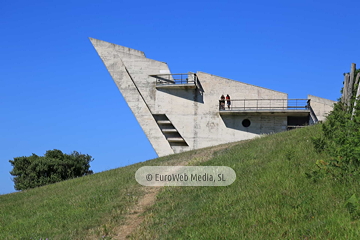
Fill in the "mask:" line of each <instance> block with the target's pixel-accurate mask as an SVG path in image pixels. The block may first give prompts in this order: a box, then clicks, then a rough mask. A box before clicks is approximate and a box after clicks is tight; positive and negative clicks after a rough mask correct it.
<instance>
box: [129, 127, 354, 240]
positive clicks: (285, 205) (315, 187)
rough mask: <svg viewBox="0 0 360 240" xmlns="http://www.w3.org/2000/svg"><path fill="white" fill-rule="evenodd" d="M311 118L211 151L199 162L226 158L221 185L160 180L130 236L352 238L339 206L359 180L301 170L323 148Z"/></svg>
mask: <svg viewBox="0 0 360 240" xmlns="http://www.w3.org/2000/svg"><path fill="white" fill-rule="evenodd" d="M320 133H321V126H312V127H307V128H304V129H298V130H293V131H289V132H283V133H279V134H274V135H271V136H267V137H264V138H259V139H255V140H252V141H248V142H245V143H242V144H239V145H237V146H234V147H232V148H230V149H227V150H226V151H222V152H219V153H218V154H217V156H215V157H214V158H213V159H211V160H210V161H207V162H205V163H202V165H207V166H229V167H232V168H233V169H234V170H235V172H236V175H237V179H236V181H235V182H234V183H233V184H232V185H230V186H227V187H167V188H164V189H163V191H161V192H160V193H159V194H158V196H157V201H156V203H155V205H153V207H152V208H151V209H150V210H149V211H148V213H147V214H148V217H147V218H146V219H147V221H146V222H144V224H143V225H142V226H141V229H140V230H138V231H137V232H135V233H134V234H133V235H132V239H360V228H359V226H360V225H359V221H354V220H353V219H352V217H351V215H350V213H349V211H348V209H347V208H346V207H345V203H346V201H347V199H349V198H350V197H351V196H352V195H353V194H354V193H355V194H358V193H359V190H360V188H359V183H352V184H348V185H344V184H341V183H338V182H336V181H330V180H323V181H319V182H317V183H314V182H312V181H311V180H310V179H307V178H306V176H305V173H306V172H308V171H310V170H311V169H313V168H314V167H315V162H316V160H320V159H322V158H323V157H325V156H324V155H319V154H317V153H316V152H315V151H314V148H313V146H312V142H311V137H313V136H318V135H319V134H320Z"/></svg>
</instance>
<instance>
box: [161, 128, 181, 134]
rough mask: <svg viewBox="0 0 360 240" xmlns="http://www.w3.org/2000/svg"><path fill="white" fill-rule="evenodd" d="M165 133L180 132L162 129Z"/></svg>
mask: <svg viewBox="0 0 360 240" xmlns="http://www.w3.org/2000/svg"><path fill="white" fill-rule="evenodd" d="M162 132H163V133H173V132H178V131H177V130H176V129H162Z"/></svg>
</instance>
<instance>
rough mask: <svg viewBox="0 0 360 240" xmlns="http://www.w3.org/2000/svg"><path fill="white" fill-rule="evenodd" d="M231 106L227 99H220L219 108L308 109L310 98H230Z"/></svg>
mask: <svg viewBox="0 0 360 240" xmlns="http://www.w3.org/2000/svg"><path fill="white" fill-rule="evenodd" d="M230 104H231V105H230V108H228V106H227V100H226V99H225V100H221V99H220V100H219V110H220V111H224V110H238V111H241V110H243V111H244V110H271V109H273V110H279V109H280V110H281V109H282V110H290V109H292V110H308V109H310V99H230Z"/></svg>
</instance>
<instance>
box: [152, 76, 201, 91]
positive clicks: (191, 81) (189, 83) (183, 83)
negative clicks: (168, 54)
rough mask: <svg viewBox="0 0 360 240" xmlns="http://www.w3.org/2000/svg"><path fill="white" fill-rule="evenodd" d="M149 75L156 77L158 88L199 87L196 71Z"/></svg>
mask: <svg viewBox="0 0 360 240" xmlns="http://www.w3.org/2000/svg"><path fill="white" fill-rule="evenodd" d="M149 76H150V77H153V78H156V83H155V87H156V89H163V88H167V89H169V88H171V89H196V88H197V87H198V78H197V76H196V74H195V73H177V74H156V75H149Z"/></svg>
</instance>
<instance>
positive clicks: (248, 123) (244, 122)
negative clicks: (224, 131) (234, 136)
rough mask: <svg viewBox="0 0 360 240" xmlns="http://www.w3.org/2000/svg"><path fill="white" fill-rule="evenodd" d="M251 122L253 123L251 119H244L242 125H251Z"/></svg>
mask: <svg viewBox="0 0 360 240" xmlns="http://www.w3.org/2000/svg"><path fill="white" fill-rule="evenodd" d="M250 124H251V122H250V120H249V119H244V120H243V121H242V125H243V126H244V127H249V126H250Z"/></svg>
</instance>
